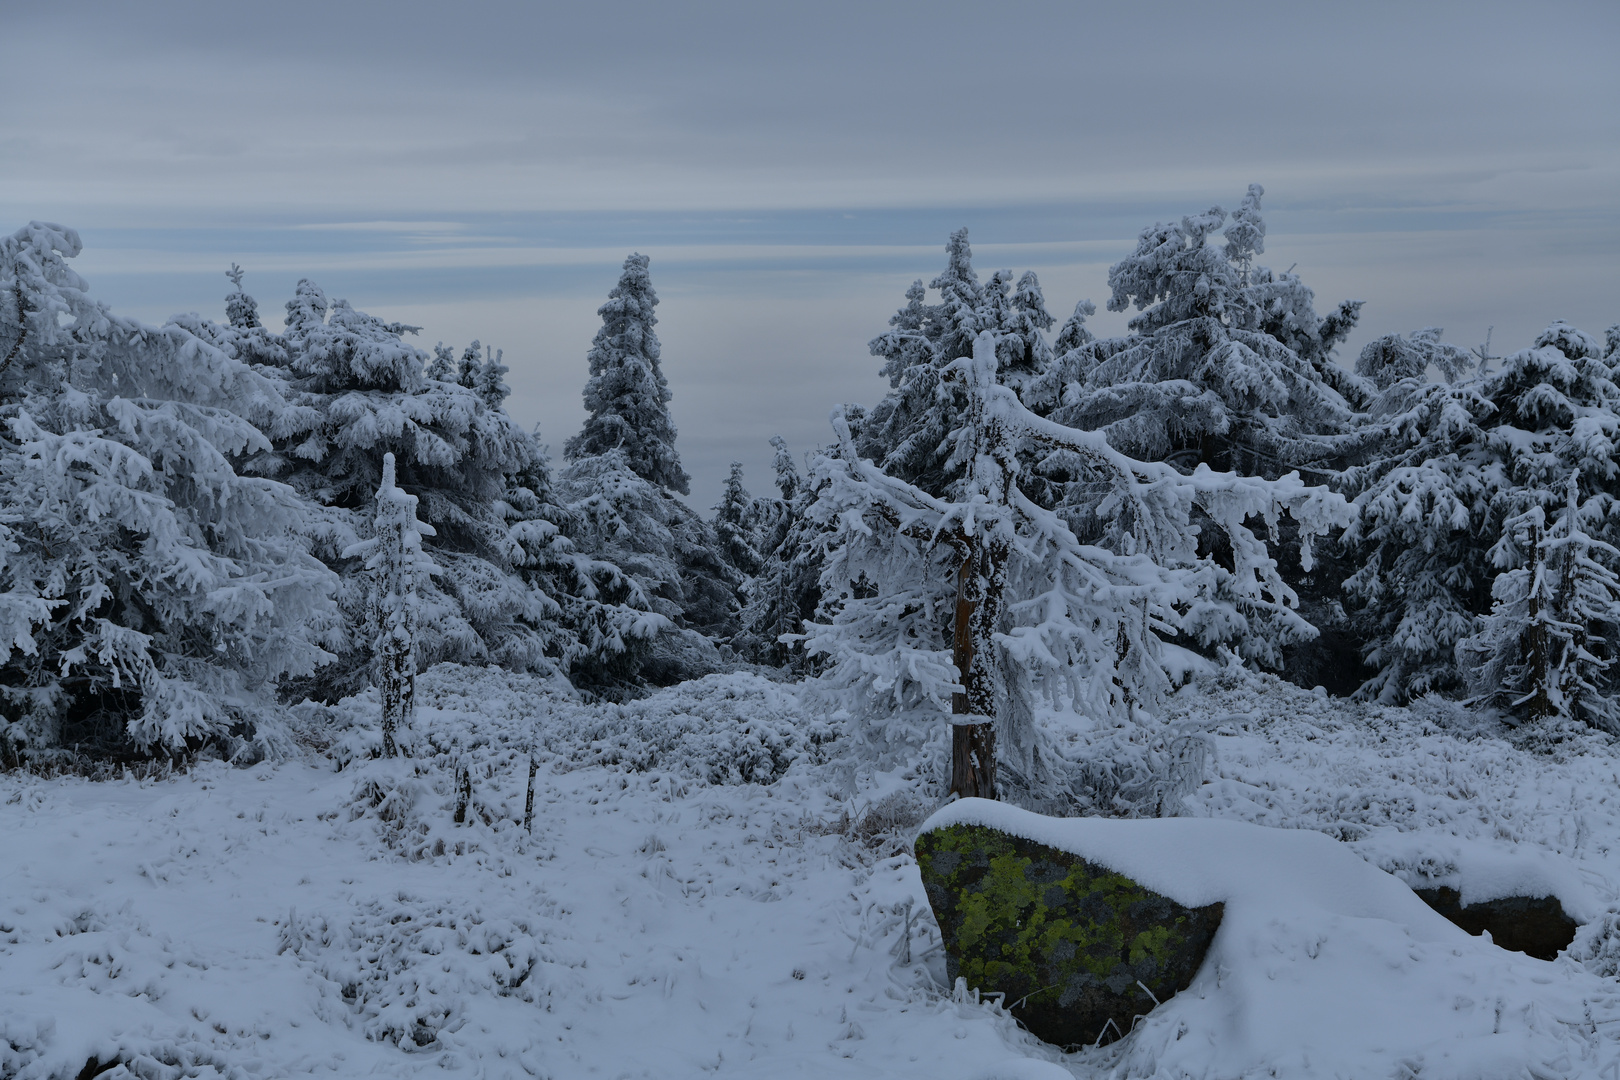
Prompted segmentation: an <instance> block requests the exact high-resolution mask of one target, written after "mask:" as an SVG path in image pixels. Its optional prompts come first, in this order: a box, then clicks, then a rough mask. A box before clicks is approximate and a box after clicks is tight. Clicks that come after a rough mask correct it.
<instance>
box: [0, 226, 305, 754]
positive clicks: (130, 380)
mask: <svg viewBox="0 0 1620 1080" xmlns="http://www.w3.org/2000/svg"><path fill="white" fill-rule="evenodd" d="M80 248H81V245H80V241H79V237H78V235H77V234H76V233H75V232H74V231H73V230H71V229H65V228H62V227H61V226H58V225H50V224H44V223H40V222H35V223H33V224H31V225H29V226H28V227H26V228H24V229H21V230H19V231H18V232H16V233H15V234H13V235H11V236H8V237H5V238H4V239H0V417H3V419H4V429H3V434H0V637H3V640H4V642H5V645H6V652H5V654H4V659H3V662H0V756H4V757H6V758H9V759H10V760H12V761H15V760H17V759H18V758H19V757H21V758H26V759H35V758H42V757H48V756H49V755H51V754H52V753H59V752H62V750H63V748H65V747H69V746H73V747H77V748H78V749H79V750H80V751H82V752H84V753H88V754H91V755H102V754H116V755H123V754H129V753H136V754H146V753H155V752H160V751H162V752H170V753H178V752H183V751H185V750H186V749H188V748H189V749H196V748H197V747H199V746H200V745H202V744H203V743H206V742H214V743H216V744H220V745H224V746H226V747H230V746H231V744H233V743H236V742H237V740H239V739H242V738H250V739H252V740H254V741H256V742H257V743H259V744H260V746H261V748H270V744H273V743H274V741H275V739H276V727H277V725H276V717H277V715H278V710H277V707H276V704H275V701H274V696H273V694H274V688H275V685H276V683H277V681H278V680H280V679H283V678H286V677H289V676H302V675H307V674H309V673H310V672H311V671H313V670H315V669H316V668H317V667H318V666H319V665H320V664H322V663H323V662H325V661H327V660H329V659H331V657H330V654H329V653H328V652H327V651H326V649H325V646H328V645H331V644H333V641H332V639H331V635H332V632H333V631H334V628H335V625H336V623H337V610H336V608H335V606H334V604H333V602H332V592H333V590H334V588H335V586H336V580H335V579H334V577H333V575H332V574H331V573H330V572H329V571H328V570H327V569H326V568H325V567H323V566H322V565H321V564H320V562H319V561H317V560H316V559H314V558H313V557H311V555H310V554H309V552H308V550H307V546H306V543H305V541H304V540H303V538H302V534H303V533H304V532H306V531H307V530H308V528H309V521H308V520H307V519H308V514H307V511H306V506H305V504H304V503H303V502H302V501H301V500H300V499H299V498H298V496H297V494H296V493H295V492H294V491H293V490H292V489H291V488H289V487H287V486H285V485H283V484H280V483H277V482H275V481H272V480H267V479H263V478H260V477H254V476H244V475H242V474H241V473H240V472H239V471H238V470H237V468H236V463H238V462H240V461H241V460H242V458H243V457H244V456H246V455H251V454H254V453H257V452H262V451H264V450H267V449H268V448H269V444H268V441H267V440H266V439H265V437H264V436H263V435H262V434H261V433H260V430H259V429H260V427H272V426H274V424H275V423H276V422H277V421H278V419H279V417H280V415H281V412H282V409H283V404H282V401H281V397H280V394H279V392H278V388H277V386H276V384H275V383H274V382H272V381H270V380H268V379H266V378H265V377H264V376H262V375H261V374H259V373H257V372H256V371H255V370H253V369H252V368H251V367H250V366H248V365H247V364H245V363H243V362H241V361H239V360H238V359H236V358H234V357H233V356H232V355H229V354H228V353H227V352H225V351H223V350H222V349H220V348H218V347H216V346H215V345H214V344H212V343H210V342H209V341H208V340H206V339H204V338H200V337H198V336H197V335H195V334H193V333H192V332H191V331H190V330H188V329H186V328H185V327H184V326H183V325H182V324H181V323H182V321H180V320H177V321H176V322H171V323H170V324H169V325H166V326H163V327H161V328H156V327H151V326H145V325H142V324H140V323H138V322H135V321H134V320H132V319H127V318H123V317H120V316H117V315H114V314H113V313H112V312H110V311H109V310H108V309H107V308H106V307H105V306H104V305H103V304H101V303H99V302H97V301H95V300H93V299H92V298H91V297H90V295H89V292H88V286H87V285H86V283H85V282H84V280H83V279H82V278H81V277H79V275H78V274H76V273H75V272H74V271H73V270H72V269H71V268H70V267H69V265H68V260H69V259H71V258H73V257H74V256H76V255H78V254H79V252H80ZM250 314H251V309H250V308H249V309H246V310H245V311H244V309H242V308H240V307H238V308H236V309H235V315H236V317H237V318H238V319H239V320H240V321H242V322H243V323H249V322H251V321H253V320H251V319H250V318H249V317H248V316H249V315H250ZM184 321H195V320H184ZM242 329H243V330H246V331H252V330H253V329H256V328H255V327H251V326H244V327H242ZM237 746H238V747H239V746H240V744H237Z"/></svg>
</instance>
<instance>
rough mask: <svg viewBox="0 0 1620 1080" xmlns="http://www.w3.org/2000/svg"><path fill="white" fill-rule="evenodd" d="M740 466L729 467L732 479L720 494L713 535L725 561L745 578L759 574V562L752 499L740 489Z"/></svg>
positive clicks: (741, 485)
mask: <svg viewBox="0 0 1620 1080" xmlns="http://www.w3.org/2000/svg"><path fill="white" fill-rule="evenodd" d="M742 476H743V467H742V462H740V461H733V462H732V463H731V475H730V476H728V477H727V478H726V483H725V486H724V487H723V488H722V489H721V491H720V502H719V503H718V504H716V505H715V508H714V531H715V533H716V535H717V536H718V537H719V538H720V552H721V554H722V555H723V556H724V557H725V560H726V561H727V562H729V563H730V564H731V565H732V566H734V567H736V568H737V570H738V571H739V572H741V573H742V574H744V575H753V574H757V573H759V569H760V565H761V563H762V561H763V560H762V558H761V556H760V553H759V537H758V536H757V535H756V525H757V522H756V521H755V507H754V499H753V497H752V496H750V495H749V494H748V489H747V488H745V487H743V482H742Z"/></svg>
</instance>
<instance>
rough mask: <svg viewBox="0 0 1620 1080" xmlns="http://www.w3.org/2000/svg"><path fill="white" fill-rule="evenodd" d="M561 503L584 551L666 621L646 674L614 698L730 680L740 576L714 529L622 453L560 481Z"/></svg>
mask: <svg viewBox="0 0 1620 1080" xmlns="http://www.w3.org/2000/svg"><path fill="white" fill-rule="evenodd" d="M557 496H558V499H559V501H561V502H562V503H563V504H564V505H566V506H567V507H568V508H569V510H570V511H571V512H572V513H573V514H575V515H577V521H578V522H579V524H578V528H577V531H575V532H574V533H573V534H572V537H573V540H574V543H575V545H576V548H577V550H578V551H579V552H580V553H581V554H583V555H586V556H589V557H590V558H592V559H595V560H598V561H600V562H605V563H611V564H613V565H615V566H617V567H619V568H620V569H621V570H622V571H623V572H624V573H625V575H626V576H627V577H628V578H629V579H630V580H631V582H633V584H634V590H635V591H634V594H633V596H634V598H630V597H627V598H626V601H625V602H627V603H630V604H632V605H639V604H640V603H643V602H644V603H646V605H647V606H648V608H649V609H650V610H651V611H653V612H654V613H656V614H658V615H662V616H664V618H665V619H667V620H668V622H667V624H666V626H667V629H666V630H665V631H664V632H663V633H660V634H659V635H658V636H657V637H656V638H655V639H654V640H653V641H651V642H650V643H648V646H647V648H646V650H645V651H642V650H639V649H638V650H636V656H637V657H639V663H640V667H639V668H638V670H637V672H636V675H635V678H634V680H632V681H630V682H627V683H625V684H624V685H622V686H621V688H620V690H621V692H620V693H618V694H617V696H620V697H624V696H634V695H635V694H636V693H639V692H641V691H642V690H643V689H644V688H645V687H648V686H668V685H671V684H673V683H677V682H683V681H685V680H687V679H692V678H698V677H701V676H703V675H707V674H709V673H710V672H713V671H719V670H724V669H725V668H726V667H727V665H728V661H727V660H726V658H725V656H724V655H723V654H722V653H721V652H720V651H719V649H718V648H717V646H716V644H715V643H716V642H726V641H728V640H729V639H730V638H731V637H732V635H733V634H735V633H736V629H737V613H738V610H739V606H740V605H739V602H738V590H739V589H740V588H741V586H742V583H743V578H742V575H740V574H739V573H738V572H737V570H736V569H735V568H733V567H732V566H731V565H730V564H729V563H727V562H726V561H725V560H724V559H722V558H721V557H720V554H719V551H720V542H719V539H718V538H717V537H716V536H715V532H714V529H713V528H712V527H710V525H709V523H708V522H706V521H704V520H703V519H702V518H701V517H699V516H698V515H697V514H696V513H694V512H693V511H692V510H691V509H690V508H689V507H688V506H687V505H686V504H685V503H683V502H682V501H681V500H680V499H678V498H676V497H675V496H674V494H672V493H671V492H670V491H669V490H668V489H666V488H663V487H660V486H659V485H657V484H654V483H651V482H650V481H648V480H646V479H645V478H644V477H642V476H641V475H639V474H638V473H637V472H636V471H635V470H634V469H632V468H631V467H630V462H629V459H628V458H627V457H626V455H625V454H624V452H623V451H622V450H619V449H614V450H609V451H608V452H607V453H604V454H595V455H590V456H586V457H581V458H579V459H577V460H575V461H574V462H572V463H571V464H569V465H568V467H567V468H565V469H563V470H562V471H561V472H560V473H559V474H558V476H557Z"/></svg>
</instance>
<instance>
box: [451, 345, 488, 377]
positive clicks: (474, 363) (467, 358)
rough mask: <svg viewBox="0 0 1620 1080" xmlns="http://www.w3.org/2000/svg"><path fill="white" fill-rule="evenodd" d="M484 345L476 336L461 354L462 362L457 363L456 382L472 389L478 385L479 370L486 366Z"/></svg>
mask: <svg viewBox="0 0 1620 1080" xmlns="http://www.w3.org/2000/svg"><path fill="white" fill-rule="evenodd" d="M482 349H483V346H482V345H481V344H480V343H479V342H478V340H477V339H476V338H475V339H473V343H472V344H471V345H468V346H467V349H466V351H465V352H463V353H462V354H461V362H460V363H459V364H457V365H456V382H457V383H459V384H460V385H462V386H465V387H466V388H467V389H468V390H472V389H474V388H475V387H477V385H478V371H479V369H480V368H482V367H483V366H484V360H483V356H484V354H483V352H482V351H481V350H482Z"/></svg>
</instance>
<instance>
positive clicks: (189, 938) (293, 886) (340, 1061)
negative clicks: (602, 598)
mask: <svg viewBox="0 0 1620 1080" xmlns="http://www.w3.org/2000/svg"><path fill="white" fill-rule="evenodd" d="M749 681H750V682H758V680H749ZM446 717H449V718H451V719H452V720H456V719H458V718H464V717H465V714H454V713H446V712H436V711H435V710H432V709H425V710H424V711H423V716H422V717H421V723H419V725H418V728H419V731H422V730H426V731H428V732H431V731H433V730H434V728H435V724H436V722H437V721H441V720H444V719H445V718H446ZM441 727H442V728H451V729H454V728H455V724H454V723H448V724H443V725H441ZM483 749H484V751H485V753H484V754H483V756H482V757H481V758H480V759H479V760H478V761H477V762H476V767H474V768H473V769H472V772H473V775H474V785H473V786H474V798H473V800H472V802H471V805H470V808H469V813H468V819H469V824H467V825H463V826H457V825H455V824H454V823H453V821H452V815H453V808H454V803H455V771H454V769H453V768H448V767H445V766H446V764H447V762H446V761H441V760H439V759H436V758H435V759H428V760H425V761H421V762H399V761H363V762H356V763H354V764H352V765H350V766H349V767H348V768H347V769H346V770H344V771H343V772H341V773H334V772H333V771H332V770H331V768H330V766H326V767H324V768H323V767H320V766H319V765H315V766H312V765H308V764H294V763H287V764H281V765H268V764H266V765H259V766H256V767H255V768H253V769H249V770H234V769H230V768H228V767H226V766H224V765H221V764H217V763H215V764H205V765H200V766H199V767H197V768H196V769H194V770H193V771H192V772H191V773H189V774H187V775H184V776H178V777H175V778H173V779H170V780H165V781H160V782H146V783H138V782H135V781H113V782H107V783H94V784H93V783H88V782H85V781H82V780H75V779H61V780H51V781H41V780H36V779H30V778H27V777H21V776H10V775H8V776H6V777H4V778H3V779H0V791H3V792H4V795H3V796H0V800H3V801H0V835H4V836H6V837H7V838H8V839H7V842H6V847H7V859H6V863H7V870H6V871H5V872H4V877H3V878H0V890H3V892H0V913H3V915H0V919H3V926H4V928H5V933H4V936H3V937H0V1002H3V1003H4V1004H3V1006H0V1015H3V1016H4V1017H5V1027H4V1034H5V1038H6V1042H5V1043H4V1044H0V1045H4V1046H5V1047H6V1049H5V1050H4V1053H5V1055H6V1056H5V1057H4V1058H3V1059H0V1064H3V1067H0V1073H4V1074H5V1075H8V1076H9V1075H15V1076H17V1077H19V1078H26V1080H34V1078H43V1077H57V1076H75V1075H77V1074H78V1072H79V1070H80V1069H81V1068H82V1067H83V1066H84V1064H85V1063H86V1061H88V1060H89V1059H91V1058H97V1059H99V1060H101V1061H104V1062H105V1061H111V1060H114V1059H118V1060H120V1061H123V1062H126V1063H127V1064H126V1065H124V1066H120V1068H118V1069H114V1070H113V1071H112V1072H109V1073H107V1074H105V1075H107V1076H111V1077H114V1078H115V1080H116V1078H120V1077H123V1076H125V1075H139V1076H143V1077H148V1076H160V1077H171V1076H172V1077H178V1076H182V1075H199V1076H216V1075H217V1076H231V1077H266V1076H303V1075H311V1076H319V1075H325V1076H366V1075H382V1076H411V1075H466V1076H480V1077H485V1076H488V1077H502V1076H514V1077H521V1076H539V1077H553V1078H565V1077H586V1076H603V1077H615V1078H617V1077H643V1076H647V1077H670V1076H707V1075H719V1076H739V1077H745V1076H746V1077H784V1076H785V1077H792V1076H807V1077H808V1076H818V1077H819V1076H850V1077H879V1076H895V1075H907V1074H911V1073H914V1072H918V1071H921V1072H926V1073H927V1074H928V1075H932V1076H945V1077H960V1078H962V1080H984V1078H986V1077H993V1076H1003V1077H1009V1078H1016V1077H1027V1076H1036V1075H1039V1074H1038V1073H1031V1072H1029V1071H1028V1070H1029V1069H1030V1068H1033V1067H1035V1066H1036V1065H1038V1064H1039V1062H1031V1063H1029V1064H1028V1065H1024V1064H1019V1059H1021V1058H1024V1057H1028V1056H1029V1055H1031V1054H1034V1055H1037V1056H1039V1055H1042V1054H1044V1055H1045V1056H1046V1057H1048V1058H1055V1057H1056V1055H1055V1054H1054V1053H1052V1052H1051V1051H1048V1050H1046V1049H1045V1048H1043V1047H1041V1046H1039V1044H1036V1043H1035V1042H1034V1041H1033V1040H1031V1039H1029V1038H1028V1036H1026V1035H1023V1034H1022V1033H1021V1032H1019V1031H1018V1030H1017V1028H1016V1026H1015V1025H1014V1024H1013V1023H1012V1021H1011V1020H1010V1018H1008V1017H1007V1016H1006V1014H1005V1013H1002V1012H1001V1011H1000V1010H999V1009H996V1008H993V1007H990V1006H987V1005H983V1004H979V1003H977V1002H975V1001H972V1000H962V1001H953V1000H951V999H950V998H949V996H947V995H944V994H942V993H940V992H939V990H938V989H937V983H938V981H939V980H940V979H941V978H942V976H943V961H942V957H941V954H940V952H939V950H938V947H937V941H938V939H937V934H936V933H935V932H934V929H933V924H932V921H931V919H929V918H928V917H927V916H926V915H925V914H923V913H925V912H926V906H927V905H926V901H925V899H924V898H923V896H922V894H921V888H920V884H919V882H918V880H917V877H916V873H915V870H914V869H913V867H912V864H911V861H910V859H909V857H908V856H891V857H887V858H880V857H879V856H878V854H876V853H873V852H872V851H871V850H870V849H868V848H866V847H863V846H861V845H860V844H858V843H853V842H851V841H850V840H848V839H846V838H845V837H844V836H841V835H838V834H836V833H833V832H830V831H828V827H827V826H826V825H825V824H824V823H825V822H829V821H833V822H835V821H836V820H837V818H838V807H837V805H836V804H835V803H834V802H833V801H832V800H831V799H829V798H828V797H827V796H825V795H824V794H822V793H821V792H820V791H819V789H818V788H817V787H815V786H812V785H810V784H808V783H807V782H806V781H805V779H804V778H803V777H795V776H790V777H788V778H787V779H785V780H783V781H781V782H779V783H778V784H777V785H775V786H773V787H760V786H756V785H739V786H724V787H722V786H708V785H705V784H704V783H703V782H702V781H701V780H700V779H697V778H695V777H693V776H690V775H681V774H679V773H676V772H671V771H661V770H651V771H647V772H628V771H625V770H623V769H622V768H617V767H609V766H602V765H595V764H586V765H583V766H581V767H571V766H570V765H569V763H568V762H567V761H566V759H564V758H562V757H560V756H557V757H553V758H551V759H550V760H548V762H547V763H546V765H545V766H544V767H542V768H541V769H540V770H539V772H538V774H537V776H536V785H537V786H536V799H535V814H534V830H533V835H532V836H530V835H527V834H525V833H524V832H523V831H522V830H521V828H520V827H519V825H518V824H517V823H518V821H520V820H521V817H522V811H523V804H524V795H525V791H524V788H525V784H526V780H527V766H526V760H524V759H523V758H522V757H521V756H514V755H510V754H507V755H506V756H505V757H504V758H503V757H502V756H501V755H502V753H503V752H504V751H501V750H500V749H499V748H497V747H494V746H489V745H486V746H485V747H484V748H483ZM464 754H465V758H471V757H472V756H473V755H472V753H471V752H470V751H464ZM465 758H464V760H463V762H462V764H466V760H465ZM379 792H381V793H383V798H382V799H381V800H378V799H377V794H378V793H379ZM486 818H487V819H488V820H487V821H486ZM441 839H442V840H444V841H445V843H444V845H443V846H442V847H441V846H440V845H439V844H438V841H439V840H441ZM458 848H459V850H460V852H461V853H460V854H457V853H456V852H457V850H458ZM436 852H441V853H436ZM908 904H909V905H910V907H911V909H912V917H911V919H910V921H909V941H910V956H909V959H910V962H909V963H904V962H902V961H903V960H905V959H906V958H907V956H906V952H907V950H906V948H905V946H904V945H903V944H902V941H901V939H902V936H904V935H906V934H907V925H908V920H907V917H906V907H907V905H908ZM1004 1066H1005V1067H1004ZM1050 1067H1051V1068H1057V1066H1050ZM126 1069H127V1070H128V1071H127V1072H125V1071H122V1070H126ZM1053 1075H1066V1074H1064V1073H1061V1072H1060V1073H1058V1074H1053Z"/></svg>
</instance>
